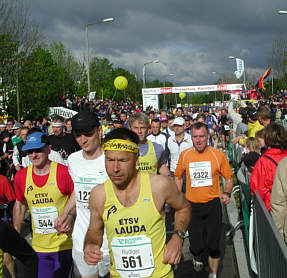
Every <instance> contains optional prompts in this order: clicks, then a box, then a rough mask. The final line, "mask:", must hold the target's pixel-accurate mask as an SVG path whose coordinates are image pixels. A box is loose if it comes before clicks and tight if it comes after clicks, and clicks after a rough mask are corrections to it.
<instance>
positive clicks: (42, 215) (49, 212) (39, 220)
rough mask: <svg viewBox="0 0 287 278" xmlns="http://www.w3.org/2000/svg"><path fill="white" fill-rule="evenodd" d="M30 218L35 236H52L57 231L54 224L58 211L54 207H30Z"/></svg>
mask: <svg viewBox="0 0 287 278" xmlns="http://www.w3.org/2000/svg"><path fill="white" fill-rule="evenodd" d="M32 217H33V222H34V228H35V233H36V234H45V235H46V234H53V233H56V232H57V230H56V229H55V228H54V223H55V220H56V218H57V217H58V210H57V208H56V207H55V206H51V207H43V208H37V207H32Z"/></svg>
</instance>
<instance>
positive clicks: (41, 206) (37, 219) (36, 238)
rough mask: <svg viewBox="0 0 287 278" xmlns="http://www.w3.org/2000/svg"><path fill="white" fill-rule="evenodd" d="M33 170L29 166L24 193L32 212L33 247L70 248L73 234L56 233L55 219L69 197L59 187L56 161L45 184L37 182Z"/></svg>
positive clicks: (43, 249) (44, 249) (47, 250)
mask: <svg viewBox="0 0 287 278" xmlns="http://www.w3.org/2000/svg"><path fill="white" fill-rule="evenodd" d="M32 169H33V166H32V165H30V166H28V170H27V177H26V183H25V195H24V196H25V199H26V201H27V204H28V207H29V210H30V213H31V220H32V235H33V236H32V247H33V248H34V250H35V251H36V252H41V253H50V252H58V251H62V250H68V249H71V248H72V237H71V233H62V234H60V235H57V231H56V230H55V228H54V222H55V219H56V218H57V217H58V216H59V215H60V214H61V213H62V211H63V209H64V207H65V205H66V202H67V200H68V198H69V196H64V195H63V194H62V193H61V191H60V190H59V188H58V185H57V163H56V162H51V169H50V173H49V177H48V180H47V182H46V184H45V185H44V186H43V187H38V186H37V185H35V183H34V181H33V178H32ZM27 188H29V190H27Z"/></svg>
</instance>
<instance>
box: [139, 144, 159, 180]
mask: <svg viewBox="0 0 287 278" xmlns="http://www.w3.org/2000/svg"><path fill="white" fill-rule="evenodd" d="M147 143H148V150H147V153H146V154H145V155H144V156H140V157H139V165H138V166H137V170H138V171H141V173H149V174H157V166H158V163H157V157H156V153H155V149H154V146H153V143H152V142H151V141H149V140H147Z"/></svg>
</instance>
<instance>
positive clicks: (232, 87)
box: [142, 84, 243, 95]
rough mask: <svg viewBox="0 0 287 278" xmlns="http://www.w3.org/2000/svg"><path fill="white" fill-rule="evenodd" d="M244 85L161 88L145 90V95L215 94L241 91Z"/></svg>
mask: <svg viewBox="0 0 287 278" xmlns="http://www.w3.org/2000/svg"><path fill="white" fill-rule="evenodd" d="M242 86H243V84H217V85H203V86H182V87H161V88H143V89H142V94H143V95H161V94H179V93H181V92H185V93H200V92H215V91H234V90H241V89H242Z"/></svg>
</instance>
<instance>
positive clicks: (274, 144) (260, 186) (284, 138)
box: [250, 123, 287, 211]
mask: <svg viewBox="0 0 287 278" xmlns="http://www.w3.org/2000/svg"><path fill="white" fill-rule="evenodd" d="M264 142H265V144H266V146H267V150H266V151H265V152H264V154H263V155H262V156H261V157H260V158H259V160H258V161H257V163H256V164H255V166H254V169H253V172H252V175H251V178H250V188H251V193H252V194H253V192H254V191H255V190H257V192H258V193H259V195H260V196H261V198H262V200H263V202H264V203H265V206H266V207H267V209H268V211H270V198H271V192H272V186H273V180H274V176H275V172H276V169H277V165H278V163H279V162H280V160H281V159H283V158H284V157H286V156H287V132H286V130H285V129H284V127H283V126H281V125H278V124H275V123H271V124H269V125H268V126H267V127H266V128H265V131H264Z"/></svg>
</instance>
